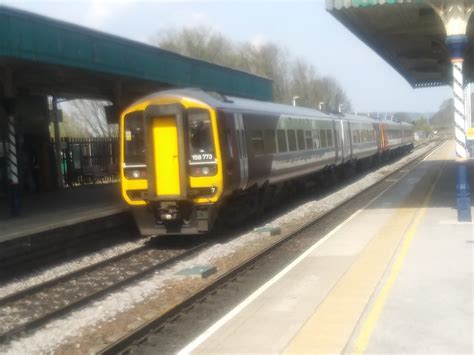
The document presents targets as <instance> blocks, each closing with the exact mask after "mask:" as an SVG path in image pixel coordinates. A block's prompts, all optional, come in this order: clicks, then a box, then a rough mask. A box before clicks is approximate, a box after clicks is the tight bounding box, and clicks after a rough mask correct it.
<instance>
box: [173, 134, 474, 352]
mask: <svg viewBox="0 0 474 355" xmlns="http://www.w3.org/2000/svg"><path fill="white" fill-rule="evenodd" d="M455 168H456V166H455V162H454V143H453V142H446V143H444V144H442V145H440V146H439V147H438V148H437V149H436V150H434V151H433V152H432V153H431V154H430V155H429V156H427V157H426V158H425V159H424V160H423V161H422V162H420V163H419V164H418V165H417V166H416V167H415V168H414V169H412V170H410V171H406V173H405V174H404V175H403V176H402V177H401V178H400V179H398V180H397V181H394V184H393V185H392V186H391V187H390V188H388V189H387V190H385V191H383V192H382V193H381V194H379V195H378V196H377V197H376V198H375V199H374V200H372V201H370V202H369V203H368V204H367V205H366V206H365V207H363V208H362V209H360V210H358V211H357V212H356V213H354V214H353V215H352V216H351V217H349V218H348V219H347V220H345V221H344V222H342V223H341V224H340V225H338V226H337V227H336V228H335V229H333V230H332V231H331V232H329V233H328V234H327V235H326V236H324V237H323V238H322V239H320V240H319V241H318V242H316V243H315V244H314V245H313V246H312V247H311V248H310V249H308V250H307V251H306V252H305V253H303V254H302V255H300V256H298V257H297V258H296V259H295V260H294V261H293V262H292V263H291V264H289V265H288V266H287V267H286V268H285V269H283V270H281V272H279V273H278V274H277V275H275V276H274V277H272V278H271V279H270V280H268V281H267V282H266V283H265V284H264V285H262V286H261V287H260V288H259V289H257V290H256V291H255V292H254V293H253V294H251V295H250V296H249V297H248V298H247V299H245V300H244V301H243V302H242V303H240V304H239V305H238V306H237V307H236V308H234V309H232V310H230V311H229V312H228V313H226V314H225V315H224V316H223V317H222V318H221V319H219V320H218V321H217V322H216V323H214V324H213V325H212V326H211V327H210V328H208V329H207V330H204V332H203V333H202V334H200V335H199V336H198V337H197V338H195V339H194V340H193V341H192V342H191V343H189V344H188V345H187V346H186V347H184V348H183V349H182V351H181V352H180V353H181V354H188V353H192V354H230V353H253V354H270V353H282V354H336V353H337V354H339V353H451V354H453V353H459V354H461V353H462V354H472V353H474V343H473V341H474V340H473V339H474V323H473V319H474V313H473V307H474V293H473V280H474V265H473V262H474V225H473V223H467V222H458V221H457V211H456V209H455V206H456V196H455V193H454V192H455V170H456V169H455ZM469 171H470V179H471V186H474V164H470V166H469ZM471 209H472V206H471Z"/></svg>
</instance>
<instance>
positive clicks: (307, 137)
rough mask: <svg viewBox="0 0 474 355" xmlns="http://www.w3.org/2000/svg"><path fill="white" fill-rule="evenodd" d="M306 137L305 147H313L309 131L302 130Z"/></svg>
mask: <svg viewBox="0 0 474 355" xmlns="http://www.w3.org/2000/svg"><path fill="white" fill-rule="evenodd" d="M304 134H305V137H306V148H307V149H313V137H312V136H311V131H305V132H304Z"/></svg>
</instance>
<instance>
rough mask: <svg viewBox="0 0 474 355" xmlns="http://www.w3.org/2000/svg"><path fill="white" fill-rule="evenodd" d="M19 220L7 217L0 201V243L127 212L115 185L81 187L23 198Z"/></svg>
mask: <svg viewBox="0 0 474 355" xmlns="http://www.w3.org/2000/svg"><path fill="white" fill-rule="evenodd" d="M23 200H24V202H23V211H22V215H21V216H20V217H11V216H10V214H9V210H8V204H7V201H6V200H5V199H3V200H2V199H0V226H1V228H0V244H1V243H4V242H9V241H13V240H16V239H21V238H26V237H31V236H36V235H42V234H44V233H47V232H48V231H53V230H58V229H61V228H66V227H73V226H76V225H77V226H79V225H82V226H81V228H84V227H83V225H84V223H85V222H88V221H92V220H98V219H101V218H108V217H111V216H114V215H118V214H120V213H123V212H125V211H127V207H126V205H125V203H124V202H123V201H122V200H121V198H120V192H119V186H118V184H103V185H90V186H89V185H85V186H80V187H74V188H65V189H62V190H59V191H54V192H50V193H42V194H31V195H26V196H24V198H23Z"/></svg>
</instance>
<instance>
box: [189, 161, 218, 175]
mask: <svg viewBox="0 0 474 355" xmlns="http://www.w3.org/2000/svg"><path fill="white" fill-rule="evenodd" d="M190 170H191V176H213V175H216V173H217V165H214V164H213V165H191V169H190Z"/></svg>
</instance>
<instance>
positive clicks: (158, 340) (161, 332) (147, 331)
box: [99, 144, 436, 355]
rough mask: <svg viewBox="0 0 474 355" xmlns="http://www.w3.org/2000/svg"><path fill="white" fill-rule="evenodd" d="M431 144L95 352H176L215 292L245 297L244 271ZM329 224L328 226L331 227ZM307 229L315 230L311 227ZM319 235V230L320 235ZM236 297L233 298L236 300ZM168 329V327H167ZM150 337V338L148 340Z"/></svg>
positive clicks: (309, 240) (353, 202)
mask: <svg viewBox="0 0 474 355" xmlns="http://www.w3.org/2000/svg"><path fill="white" fill-rule="evenodd" d="M423 145H424V144H423ZM418 148H419V147H418ZM435 148H436V146H435V147H433V148H432V149H430V150H429V151H427V152H426V153H425V154H422V155H421V156H420V157H418V158H416V159H414V160H412V161H410V162H408V163H407V164H404V165H403V166H402V167H400V168H399V169H397V170H396V171H394V172H392V173H390V174H388V175H387V176H385V177H384V178H383V179H382V180H381V181H379V182H377V183H375V184H373V185H371V186H369V187H367V188H366V189H365V190H364V191H362V192H360V193H358V194H356V195H354V196H353V197H351V198H349V199H348V200H346V201H344V202H343V203H341V204H339V205H337V206H334V207H333V208H332V209H331V210H329V211H327V212H326V213H324V214H322V215H320V216H318V218H316V219H314V220H311V221H308V222H307V223H305V224H303V225H301V226H299V227H298V228H297V230H295V231H293V232H291V233H289V234H288V235H286V236H284V237H283V238H281V239H280V240H279V241H277V242H275V243H274V244H272V245H270V246H268V247H267V248H265V249H264V250H261V251H260V252H258V253H256V254H255V255H253V256H252V257H251V258H249V259H248V260H246V261H245V262H243V263H242V264H240V265H238V266H237V267H234V268H232V269H230V270H228V271H227V272H225V273H224V274H222V275H221V276H219V277H218V278H217V279H216V280H214V281H213V282H212V283H211V284H209V285H206V286H204V287H203V288H201V289H200V290H198V291H197V292H196V293H194V294H193V295H191V296H190V297H189V298H187V299H185V300H184V301H183V302H181V303H180V304H177V305H176V306H175V307H174V308H172V309H170V310H168V311H167V312H166V313H164V314H161V315H160V316H158V317H156V318H154V319H152V320H150V321H149V322H147V323H146V324H143V325H142V326H141V327H139V328H137V329H135V330H133V331H131V332H130V333H129V334H127V335H125V336H123V337H122V338H120V339H118V340H117V341H115V342H114V343H112V344H110V345H108V346H107V347H105V348H104V349H102V350H101V351H100V352H99V353H100V354H104V355H105V354H106V355H109V354H128V353H135V352H137V353H143V352H144V351H143V349H140V347H141V346H142V347H143V348H145V352H148V353H153V352H154V351H155V350H156V348H153V346H158V345H159V346H160V352H163V353H174V352H176V351H177V350H179V349H180V347H179V344H178V346H177V345H176V342H175V341H174V340H173V339H172V338H171V337H172V336H177V337H179V339H180V340H181V341H183V338H185V336H186V335H184V334H183V331H182V329H183V328H182V327H184V328H186V327H189V329H188V332H189V333H188V336H189V337H190V339H188V340H191V339H192V338H193V337H194V336H195V335H196V327H195V325H196V324H199V327H198V330H201V331H202V329H203V328H202V327H203V326H204V329H205V327H207V326H209V325H210V324H212V321H211V320H210V319H212V317H210V315H209V311H210V310H214V311H215V312H219V311H217V309H220V310H222V309H224V308H225V307H224V306H222V304H220V305H219V307H216V306H214V305H213V302H214V301H215V299H216V297H219V295H220V294H222V295H221V297H224V298H226V297H228V295H229V294H232V293H234V294H239V293H243V295H242V297H245V296H246V294H244V293H245V291H244V290H243V289H244V288H245V287H242V284H243V282H242V280H241V279H242V278H243V279H245V275H246V274H247V273H251V272H252V270H256V269H259V267H258V265H260V264H262V263H265V262H266V261H268V260H269V261H268V262H269V263H273V264H275V260H279V262H277V263H279V267H281V266H282V265H284V264H282V260H284V261H283V263H285V262H290V261H291V260H292V259H293V258H294V257H295V256H296V255H298V254H297V253H295V250H297V251H298V253H301V252H303V251H304V250H306V249H307V248H308V247H310V245H312V244H313V243H314V242H315V240H314V237H308V236H307V235H305V232H306V231H307V230H308V229H311V227H313V226H315V225H316V224H318V225H319V222H321V223H322V224H323V225H324V222H323V221H329V222H327V223H329V224H330V223H332V222H333V220H335V219H337V217H335V215H337V214H343V215H344V216H342V218H347V217H348V216H349V215H350V214H352V213H353V212H355V211H356V210H357V209H358V208H360V206H361V205H363V204H365V203H367V202H368V201H370V200H371V199H372V198H373V197H374V196H376V195H377V194H378V193H380V192H381V191H384V190H386V189H388V188H390V187H391V186H393V185H395V184H396V183H397V181H398V178H399V177H400V176H403V175H404V174H405V173H406V172H407V171H408V170H409V167H413V166H416V165H417V164H418V163H419V162H420V161H421V160H422V159H423V158H424V157H425V156H426V155H428V154H429V153H430V152H431V151H432V150H434V149H435ZM407 168H408V169H407ZM397 177H398V178H397ZM359 200H360V201H359ZM341 211H343V212H341ZM339 219H340V217H339ZM339 219H338V220H339ZM337 223H339V222H337ZM336 225H337V224H336ZM333 227H334V226H333ZM333 227H330V228H331V229H332V228H333ZM325 229H327V227H326V228H323V230H325ZM311 233H315V232H314V231H312V232H311ZM322 236H323V234H322V235H321V236H320V237H322ZM298 238H300V240H298ZM305 238H306V239H305ZM302 240H303V241H302ZM290 243H294V244H295V245H292V246H291V247H288V250H290V253H286V254H287V255H286V258H287V259H288V260H286V261H285V259H282V258H280V257H269V256H272V255H273V254H274V253H278V252H279V250H280V249H283V248H282V247H283V246H288V245H289V244H290ZM274 271H275V270H272V271H271V272H274ZM260 274H261V275H260V278H262V275H263V277H266V276H268V275H269V271H268V270H266V271H264V272H261V273H260ZM243 275H244V276H243ZM261 281H263V280H259V282H261ZM259 282H257V283H254V285H253V286H252V287H250V288H249V289H248V291H249V293H250V292H251V291H252V290H253V289H254V287H255V285H258V284H259ZM240 299H241V298H240ZM240 299H239V300H238V301H237V302H240ZM202 308H203V309H204V310H202V317H203V318H205V322H208V323H206V325H203V324H201V322H202V319H192V320H191V321H190V320H189V318H192V316H190V317H188V315H189V314H191V313H193V312H200V309H202ZM214 318H215V319H218V318H219V317H217V316H215V315H214ZM190 324H191V325H190ZM169 329H171V331H170V330H169ZM176 329H179V331H176ZM169 332H171V333H169ZM189 334H191V335H189ZM150 337H151V338H152V340H148V339H149V338H150ZM181 345H182V344H181Z"/></svg>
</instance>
